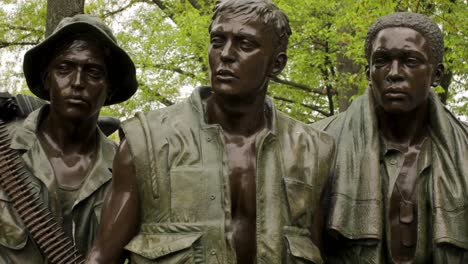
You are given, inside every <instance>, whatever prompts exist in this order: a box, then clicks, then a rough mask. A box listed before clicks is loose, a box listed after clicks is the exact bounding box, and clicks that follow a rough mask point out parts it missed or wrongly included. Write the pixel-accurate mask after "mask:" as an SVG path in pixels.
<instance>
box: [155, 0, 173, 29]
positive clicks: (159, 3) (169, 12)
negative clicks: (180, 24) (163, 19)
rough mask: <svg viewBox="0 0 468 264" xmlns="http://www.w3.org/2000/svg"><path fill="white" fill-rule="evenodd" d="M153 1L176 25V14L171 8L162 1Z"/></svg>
mask: <svg viewBox="0 0 468 264" xmlns="http://www.w3.org/2000/svg"><path fill="white" fill-rule="evenodd" d="M152 1H153V3H155V4H156V5H157V6H158V7H159V9H161V11H163V12H164V13H165V14H166V16H167V17H169V18H170V19H171V20H172V21H173V22H174V23H175V20H174V13H173V12H172V11H170V10H169V8H168V7H167V6H166V4H164V3H163V1H161V0H152Z"/></svg>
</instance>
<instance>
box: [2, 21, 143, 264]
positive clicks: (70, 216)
mask: <svg viewBox="0 0 468 264" xmlns="http://www.w3.org/2000/svg"><path fill="white" fill-rule="evenodd" d="M23 69H24V74H25V78H26V81H27V84H28V87H29V89H30V90H31V92H32V93H33V94H35V95H36V96H38V97H39V98H41V99H43V100H47V101H50V104H45V105H44V106H42V107H41V108H40V109H38V110H36V111H34V112H32V113H31V114H29V115H28V116H27V117H26V118H25V119H18V120H15V121H13V122H10V123H9V124H8V130H9V135H10V138H11V142H9V146H10V149H11V150H14V151H16V152H18V153H19V154H20V155H21V156H20V157H21V161H22V165H21V166H22V167H24V169H25V170H27V171H28V174H26V175H29V177H27V178H26V179H25V180H24V181H27V182H28V186H29V189H28V190H27V192H30V193H32V194H37V195H36V196H37V197H38V199H39V200H40V203H41V204H43V205H45V206H46V207H45V210H46V211H47V212H49V213H50V214H49V213H47V214H46V215H42V216H41V217H38V218H37V219H35V220H33V221H32V222H33V223H37V222H39V223H40V224H39V225H36V226H35V227H34V230H27V229H26V228H25V226H24V224H23V222H22V221H21V220H25V219H26V220H28V222H30V221H31V219H33V218H34V217H35V216H39V215H41V213H43V211H42V210H41V211H40V212H39V211H37V212H34V213H32V215H27V214H26V215H25V214H24V211H21V212H20V213H19V212H18V211H15V208H17V206H16V205H17V203H16V202H15V204H14V205H15V206H13V203H12V201H13V199H11V200H10V198H11V197H8V195H7V194H8V193H11V192H9V190H3V189H0V263H34V264H37V263H62V262H60V261H65V260H63V259H60V257H61V256H64V254H65V253H67V252H63V250H61V249H64V248H66V247H65V246H67V245H69V244H70V243H71V244H72V245H71V246H72V247H74V248H75V249H77V250H78V253H80V254H82V255H85V254H86V253H87V252H88V250H89V249H90V247H91V245H92V242H93V240H94V238H95V236H96V235H97V230H98V225H99V220H100V212H101V207H102V203H103V200H104V196H105V194H106V191H107V190H108V189H109V187H110V183H111V181H110V180H111V176H112V173H111V163H112V160H113V157H114V154H115V151H116V148H117V146H116V144H115V143H114V142H113V141H111V140H110V139H107V138H106V136H105V135H104V134H103V133H102V132H101V131H100V130H99V129H98V128H97V120H98V115H99V111H100V109H101V107H102V106H103V105H111V104H116V103H119V102H122V101H125V100H127V99H128V98H129V97H130V96H131V95H132V94H133V93H134V92H135V91H136V88H137V83H136V77H135V67H134V64H133V62H132V60H131V59H130V57H129V56H128V55H127V53H126V52H125V51H123V50H122V49H121V48H120V47H119V46H118V45H117V43H116V40H115V38H114V36H113V35H112V32H111V30H110V29H109V28H108V27H107V26H106V25H105V24H104V23H103V22H102V21H100V20H99V19H97V18H96V17H92V16H89V15H76V16H74V17H69V18H65V19H63V20H62V21H61V23H60V24H59V25H58V26H57V28H56V29H55V31H54V33H53V34H52V35H50V36H49V37H48V38H47V39H45V40H44V41H43V42H41V43H40V44H39V45H37V46H35V47H34V48H32V49H30V50H29V51H28V52H27V53H26V55H25V58H24V64H23ZM2 143H4V141H2ZM4 153H5V152H4V151H3V150H2V155H4ZM4 160H5V159H3V157H2V161H4ZM16 165H18V164H16ZM2 168H3V167H2ZM25 192H26V191H25ZM30 197H32V196H25V198H24V199H23V201H21V203H20V204H23V203H24V204H33V203H34V202H35V201H28V199H30ZM20 208H23V207H21V206H20ZM33 209H34V207H31V212H32V211H34V210H33ZM28 210H29V209H28ZM28 212H29V211H28ZM20 216H21V217H20ZM45 216H47V217H49V218H50V219H51V220H54V222H56V223H57V225H58V226H59V228H60V229H62V230H63V234H62V235H61V236H62V237H64V240H61V238H60V240H53V239H55V238H54V236H55V234H52V233H50V232H49V231H48V230H52V229H54V228H57V226H54V227H52V226H50V222H41V220H42V218H43V217H45ZM23 217H25V218H23ZM48 221H49V220H48ZM27 226H28V227H29V225H27ZM29 231H31V233H30V234H28V232H29ZM38 234H39V237H38V236H37V235H38ZM67 239H68V240H67ZM62 241H70V243H66V244H65V242H63V244H61V242H62ZM44 244H47V246H50V245H52V244H53V246H55V249H56V250H57V252H53V255H54V260H51V259H50V258H49V257H50V253H51V252H42V251H41V250H40V249H42V248H43V245H44ZM46 248H47V249H48V250H49V249H50V250H52V249H51V248H50V247H46ZM55 249H54V250H55ZM46 258H49V259H46ZM65 262H66V263H75V262H74V261H71V260H67V261H65Z"/></svg>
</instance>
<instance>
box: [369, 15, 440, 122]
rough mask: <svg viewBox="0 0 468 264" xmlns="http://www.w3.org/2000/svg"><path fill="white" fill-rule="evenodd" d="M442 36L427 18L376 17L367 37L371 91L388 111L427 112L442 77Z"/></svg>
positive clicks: (415, 16)
mask: <svg viewBox="0 0 468 264" xmlns="http://www.w3.org/2000/svg"><path fill="white" fill-rule="evenodd" d="M443 47H444V45H443V39H442V33H441V32H440V30H439V28H438V27H437V25H436V24H435V23H434V22H433V21H432V20H431V19H429V18H428V17H426V16H423V15H420V14H414V13H396V14H392V15H388V16H385V17H383V18H380V19H379V20H377V22H376V23H374V24H373V25H372V26H371V27H370V28H369V33H368V35H367V39H366V57H367V60H368V66H367V68H366V74H367V77H368V80H369V87H370V91H371V93H372V95H373V97H374V99H375V101H376V103H377V106H379V107H380V108H381V109H383V110H384V112H385V113H391V114H407V113H410V112H414V113H425V112H424V111H425V109H426V105H427V98H428V95H429V93H430V91H431V86H437V85H438V84H439V83H440V81H441V79H442V76H443V70H444V67H443V64H442V58H443Z"/></svg>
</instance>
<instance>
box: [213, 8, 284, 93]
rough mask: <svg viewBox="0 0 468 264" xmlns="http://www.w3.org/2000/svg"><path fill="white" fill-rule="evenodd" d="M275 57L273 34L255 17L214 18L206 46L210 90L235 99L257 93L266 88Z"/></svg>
mask: <svg viewBox="0 0 468 264" xmlns="http://www.w3.org/2000/svg"><path fill="white" fill-rule="evenodd" d="M246 21H248V22H246ZM283 54H284V53H283ZM275 56H276V51H275V47H274V45H273V37H272V33H271V32H269V30H268V28H267V27H266V26H265V25H264V24H262V23H261V22H259V21H257V19H252V17H251V16H249V15H241V16H237V17H226V16H224V15H222V16H220V17H218V18H216V20H215V21H214V22H213V25H212V29H211V32H210V46H209V49H208V58H209V64H210V78H211V85H212V87H213V91H214V92H215V93H217V94H221V95H223V96H229V97H234V98H249V97H255V96H257V94H259V93H260V92H261V91H263V89H264V88H266V85H267V83H268V80H269V76H271V74H272V71H273V64H274V61H275Z"/></svg>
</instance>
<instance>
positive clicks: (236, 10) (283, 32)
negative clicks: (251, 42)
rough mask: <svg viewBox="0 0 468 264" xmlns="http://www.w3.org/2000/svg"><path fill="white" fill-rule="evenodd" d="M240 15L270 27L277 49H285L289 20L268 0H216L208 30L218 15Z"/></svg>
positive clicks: (289, 32)
mask: <svg viewBox="0 0 468 264" xmlns="http://www.w3.org/2000/svg"><path fill="white" fill-rule="evenodd" d="M241 15H243V16H246V17H248V18H249V19H257V20H259V21H262V22H263V23H264V24H265V25H267V26H268V27H271V32H272V33H273V37H274V41H275V44H276V46H277V47H278V50H280V51H286V49H287V47H288V41H289V36H291V33H292V31H291V28H290V27H289V20H288V17H287V16H286V15H285V14H284V13H283V11H281V10H280V9H279V8H278V7H277V6H276V5H275V4H273V3H272V2H271V1H270V0H218V1H217V2H216V5H215V7H214V14H213V17H212V19H211V24H210V26H209V29H208V30H209V32H211V28H212V26H213V22H214V21H215V20H216V19H217V18H218V17H220V16H227V17H231V18H233V17H237V16H241Z"/></svg>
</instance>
